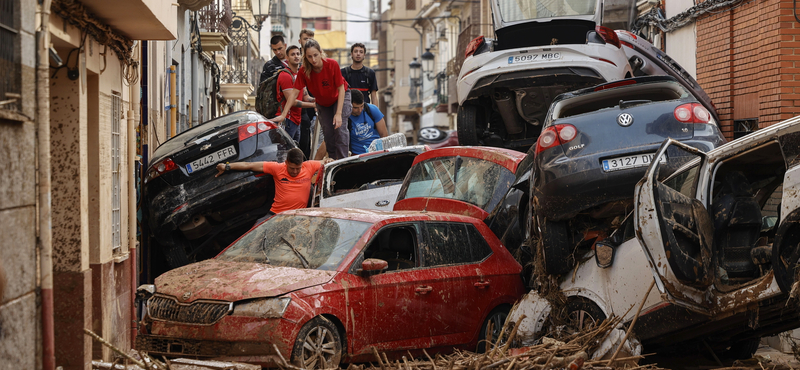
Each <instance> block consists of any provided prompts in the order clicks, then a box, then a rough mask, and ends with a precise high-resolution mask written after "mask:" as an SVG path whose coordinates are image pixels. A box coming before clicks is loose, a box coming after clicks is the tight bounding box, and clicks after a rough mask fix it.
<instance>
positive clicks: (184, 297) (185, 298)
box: [181, 292, 192, 302]
mask: <svg viewBox="0 0 800 370" xmlns="http://www.w3.org/2000/svg"><path fill="white" fill-rule="evenodd" d="M191 296H192V292H186V293H183V297H181V299H183V301H184V302H186V301H188V300H189V297H191Z"/></svg>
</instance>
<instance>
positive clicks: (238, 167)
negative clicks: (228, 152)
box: [214, 162, 264, 177]
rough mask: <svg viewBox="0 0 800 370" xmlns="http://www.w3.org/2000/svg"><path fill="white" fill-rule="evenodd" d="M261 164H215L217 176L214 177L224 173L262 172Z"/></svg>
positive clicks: (262, 166)
mask: <svg viewBox="0 0 800 370" xmlns="http://www.w3.org/2000/svg"><path fill="white" fill-rule="evenodd" d="M262 163H263V162H234V163H219V164H217V174H216V175H214V177H219V175H222V174H223V173H224V172H225V171H253V172H264V165H263V164H262Z"/></svg>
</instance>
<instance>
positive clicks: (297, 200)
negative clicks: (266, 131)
mask: <svg viewBox="0 0 800 370" xmlns="http://www.w3.org/2000/svg"><path fill="white" fill-rule="evenodd" d="M303 158H304V157H303V151H302V150H300V149H299V148H292V149H290V150H289V152H288V153H287V155H286V162H284V163H277V162H235V163H220V164H217V174H216V176H215V177H219V175H222V174H223V173H225V171H253V172H263V173H267V174H270V175H272V179H273V180H274V181H275V200H274V201H273V202H272V207H271V208H270V211H269V213H267V214H266V216H264V217H262V218H261V219H259V220H258V221H256V225H258V224H259V223H261V222H262V221H264V220H265V219H267V218H270V217H272V216H273V215H275V214H276V213H280V212H283V211H288V210H290V209H299V208H306V207H307V206H308V197H309V195H310V194H311V184H312V183H313V182H315V181H316V179H317V175H318V174H321V173H322V169H323V168H324V163H327V162H330V159H328V160H327V161H322V162H320V161H305V162H303Z"/></svg>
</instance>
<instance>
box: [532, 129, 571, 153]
mask: <svg viewBox="0 0 800 370" xmlns="http://www.w3.org/2000/svg"><path fill="white" fill-rule="evenodd" d="M576 136H578V129H576V128H575V126H573V125H570V124H568V123H561V124H558V125H553V126H550V127H548V128H546V129H544V131H542V133H541V134H540V135H539V140H537V142H536V154H538V153H539V152H542V151H544V150H546V149H550V148H552V147H554V146H556V145H562V144H566V143H568V142H570V141H572V139H574V138H575V137H576Z"/></svg>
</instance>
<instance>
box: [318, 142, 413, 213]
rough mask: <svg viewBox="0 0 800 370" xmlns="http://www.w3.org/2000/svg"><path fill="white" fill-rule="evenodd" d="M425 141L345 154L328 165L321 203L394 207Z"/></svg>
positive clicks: (383, 208) (386, 208)
mask: <svg viewBox="0 0 800 370" xmlns="http://www.w3.org/2000/svg"><path fill="white" fill-rule="evenodd" d="M425 150H427V147H426V146H424V145H415V146H403V147H396V148H391V149H385V150H382V151H377V152H372V153H365V154H360V155H357V156H351V157H347V158H342V159H339V160H336V161H333V162H330V163H328V164H326V165H325V175H324V177H323V180H322V181H323V182H322V186H321V187H320V194H318V199H317V201H316V203H317V204H318V205H319V206H320V207H342V208H363V209H375V210H384V211H386V210H391V209H392V207H393V206H394V202H395V200H396V199H397V193H398V192H399V191H400V185H402V183H403V178H405V177H406V174H407V173H408V170H409V169H410V168H411V165H412V163H413V162H414V158H416V157H417V155H419V154H420V153H422V152H424V151H425Z"/></svg>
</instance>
